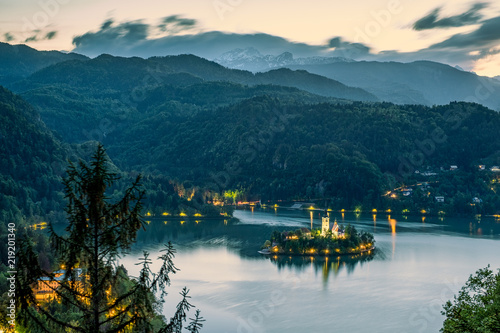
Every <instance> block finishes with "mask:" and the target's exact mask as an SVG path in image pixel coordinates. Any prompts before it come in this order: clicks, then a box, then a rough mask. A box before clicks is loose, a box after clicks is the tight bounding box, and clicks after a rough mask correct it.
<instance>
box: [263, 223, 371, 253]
mask: <svg viewBox="0 0 500 333" xmlns="http://www.w3.org/2000/svg"><path fill="white" fill-rule="evenodd" d="M335 226H336V223H335ZM334 228H335V227H334ZM262 248H263V250H262V251H261V252H260V253H263V254H277V255H278V254H283V255H299V256H315V255H323V256H331V255H332V256H334V255H346V254H349V255H353V254H360V253H365V252H371V251H373V250H374V249H375V239H374V237H373V235H372V234H371V233H369V232H366V231H361V232H360V231H358V230H356V227H355V226H353V225H351V224H348V225H347V226H345V227H344V226H340V227H338V231H337V230H335V231H332V230H328V231H325V230H323V231H322V230H320V229H313V230H312V232H311V231H310V230H309V229H307V228H302V229H297V230H294V231H293V230H292V231H282V232H280V231H277V230H275V231H273V233H272V234H271V238H270V239H269V240H267V241H266V242H265V243H264V245H263V246H262Z"/></svg>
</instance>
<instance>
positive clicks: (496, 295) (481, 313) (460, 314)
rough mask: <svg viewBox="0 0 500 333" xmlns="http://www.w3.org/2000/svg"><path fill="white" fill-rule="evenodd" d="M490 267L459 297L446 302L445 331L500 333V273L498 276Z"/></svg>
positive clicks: (467, 283)
mask: <svg viewBox="0 0 500 333" xmlns="http://www.w3.org/2000/svg"><path fill="white" fill-rule="evenodd" d="M489 267H490V266H489V265H488V267H486V268H483V269H480V270H478V271H477V272H476V275H474V276H473V275H471V276H470V277H469V280H467V282H466V284H465V286H463V287H462V289H461V290H460V291H459V293H458V296H455V297H454V299H453V301H447V302H446V303H445V305H444V306H443V308H444V311H442V314H443V315H445V316H446V319H445V321H444V324H443V328H442V329H441V332H444V333H452V332H453V333H462V332H463V333H465V332H467V333H476V332H477V333H479V332H481V333H490V332H491V333H493V332H500V270H499V271H498V273H497V274H494V272H493V271H492V270H490V269H489Z"/></svg>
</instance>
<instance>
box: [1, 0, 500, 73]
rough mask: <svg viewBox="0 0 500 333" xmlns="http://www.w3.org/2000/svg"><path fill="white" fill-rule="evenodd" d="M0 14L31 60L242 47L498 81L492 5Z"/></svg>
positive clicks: (154, 5)
mask: <svg viewBox="0 0 500 333" xmlns="http://www.w3.org/2000/svg"><path fill="white" fill-rule="evenodd" d="M0 6H1V9H2V10H1V12H0V41H3V42H9V43H11V44H22V43H24V44H27V45H29V46H31V47H33V48H36V49H38V50H65V51H75V52H79V53H83V54H86V55H89V56H92V57H93V56H96V55H98V54H100V53H103V52H106V53H111V54H115V55H123V56H132V55H137V56H142V57H147V56H152V55H166V54H176V53H188V52H189V53H194V54H198V55H200V56H204V57H207V58H215V57H217V56H218V55H220V54H222V53H223V52H226V51H229V50H231V48H236V47H242V46H245V45H248V46H253V47H255V48H256V49H258V50H259V51H260V52H261V53H263V54H275V55H276V54H278V53H280V52H285V51H290V52H292V53H293V54H294V55H295V56H309V55H323V56H329V55H331V56H345V57H348V58H354V59H357V60H362V59H367V60H381V61H389V60H394V61H402V62H409V61H414V60H434V61H439V62H443V63H447V64H450V65H452V66H456V65H458V66H460V67H462V68H463V69H465V70H470V71H475V72H476V73H478V74H480V75H487V76H496V75H500V3H498V2H471V1H462V0H453V1H441V2H436V1H435V0H421V1H414V0H356V1H331V0H330V1H327V0H315V1H296V0H267V1H264V0H186V1H171V0H170V1H168V0H143V1H120V0H107V1H103V0H99V1H98V0H85V1H84V0H39V1H35V0H33V1H28V0H19V1H12V0H0ZM214 32H217V33H214ZM240 35H241V36H240ZM240 37H241V38H240ZM278 37H280V38H278ZM238 40H239V41H240V42H241V43H240V44H238V43H235V42H234V41H238ZM211 45H212V46H213V47H212V48H211ZM190 50H192V51H190Z"/></svg>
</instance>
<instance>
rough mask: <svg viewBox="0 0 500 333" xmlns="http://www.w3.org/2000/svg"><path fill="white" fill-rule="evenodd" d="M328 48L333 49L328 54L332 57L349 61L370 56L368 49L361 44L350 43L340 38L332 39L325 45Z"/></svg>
mask: <svg viewBox="0 0 500 333" xmlns="http://www.w3.org/2000/svg"><path fill="white" fill-rule="evenodd" d="M327 45H328V47H329V48H334V49H335V50H334V51H333V52H330V54H331V55H332V56H338V57H344V58H349V59H357V58H360V57H364V56H367V55H369V54H370V51H371V49H370V47H368V46H366V45H364V44H362V43H351V42H347V41H344V40H342V37H333V38H332V39H330V40H329V41H328V43H327Z"/></svg>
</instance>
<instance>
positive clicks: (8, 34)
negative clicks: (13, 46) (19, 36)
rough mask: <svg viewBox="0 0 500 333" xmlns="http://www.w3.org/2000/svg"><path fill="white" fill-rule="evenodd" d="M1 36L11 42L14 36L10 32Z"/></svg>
mask: <svg viewBox="0 0 500 333" xmlns="http://www.w3.org/2000/svg"><path fill="white" fill-rule="evenodd" d="M3 37H4V38H5V41H7V42H12V41H13V40H14V39H15V38H14V36H13V35H12V34H11V33H10V32H6V33H4V34H3Z"/></svg>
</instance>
